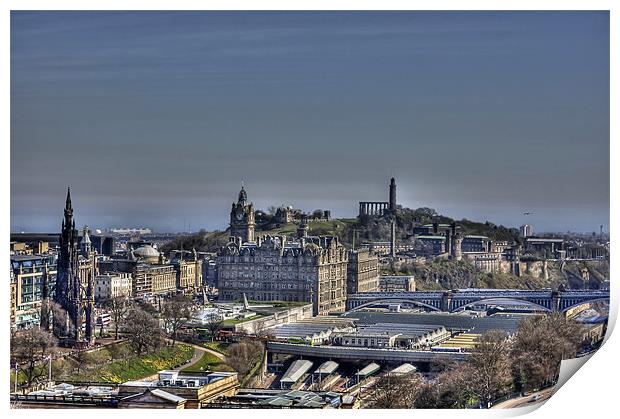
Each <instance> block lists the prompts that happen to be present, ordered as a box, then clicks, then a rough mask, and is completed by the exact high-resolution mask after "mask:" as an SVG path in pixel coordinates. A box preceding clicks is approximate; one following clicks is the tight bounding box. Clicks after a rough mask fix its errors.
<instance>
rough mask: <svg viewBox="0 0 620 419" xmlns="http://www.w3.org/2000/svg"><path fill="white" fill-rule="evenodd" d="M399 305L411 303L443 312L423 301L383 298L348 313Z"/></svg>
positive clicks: (354, 308)
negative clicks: (368, 308)
mask: <svg viewBox="0 0 620 419" xmlns="http://www.w3.org/2000/svg"><path fill="white" fill-rule="evenodd" d="M399 303H410V304H414V305H417V306H421V307H425V308H429V309H431V310H433V311H441V309H439V308H437V307H434V306H432V305H430V304H426V303H423V302H421V301H417V300H414V299H410V298H381V299H378V300H372V301H368V302H367V303H364V304H360V305H359V306H357V307H353V308H352V309H350V310H348V311H347V313H354V312H356V311H359V310H360V309H363V308H367V307H372V306H374V305H377V304H388V305H389V304H399Z"/></svg>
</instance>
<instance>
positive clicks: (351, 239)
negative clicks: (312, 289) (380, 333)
mask: <svg viewBox="0 0 620 419" xmlns="http://www.w3.org/2000/svg"><path fill="white" fill-rule="evenodd" d="M275 212H276V208H274V207H270V208H269V209H268V211H266V212H264V211H260V210H259V211H256V234H257V235H258V234H261V235H266V234H270V235H286V236H294V235H295V234H296V229H297V226H298V224H299V222H300V220H295V221H294V222H290V223H286V224H282V223H278V222H277V221H276V216H275ZM320 212H321V211H320V210H317V211H315V213H320ZM309 215H310V217H309V221H308V227H309V228H308V234H309V235H331V236H337V237H338V239H339V241H340V242H341V243H343V244H344V245H345V246H346V247H347V248H353V247H355V248H359V247H360V246H361V245H362V244H363V243H368V242H371V241H388V240H389V239H390V229H391V224H390V221H389V220H388V219H386V218H365V219H359V218H340V219H331V220H329V221H313V217H312V215H313V214H309ZM453 222H455V223H456V224H457V225H458V227H459V231H460V232H461V233H462V234H463V235H480V236H486V237H488V238H489V239H491V240H493V241H506V242H508V243H516V244H522V240H523V239H522V237H521V236H520V234H519V230H518V229H517V228H514V227H506V226H503V225H497V224H494V223H492V222H490V221H485V222H478V221H472V220H468V219H461V220H456V219H453V218H450V217H447V216H444V215H441V214H438V213H437V212H436V211H435V210H434V209H431V208H418V209H410V208H402V207H399V208H398V211H397V212H396V215H395V227H396V228H395V229H396V241H397V243H410V244H412V245H413V246H414V251H415V247H416V240H415V238H414V236H413V234H412V230H413V227H414V226H418V225H425V224H431V223H440V224H451V223H453ZM554 236H555V237H562V238H564V239H570V238H571V236H570V235H569V234H566V235H559V234H557V235H554ZM228 240H229V230H225V231H212V232H207V231H205V230H201V231H199V232H198V233H196V234H192V235H187V236H182V237H178V238H176V239H175V240H173V241H171V242H169V243H167V244H165V245H164V246H163V247H162V250H163V251H164V253H165V254H167V255H168V254H169V253H170V251H171V250H174V249H180V248H183V249H196V250H197V251H201V252H212V253H216V252H218V251H219V250H220V249H221V248H222V247H223V246H225V245H226V244H227V243H228ZM528 257H529V259H530V260H542V259H544V256H542V257H541V256H540V255H536V256H527V257H524V258H522V260H528V259H527V258H528ZM547 266H548V275H547V277H546V278H545V277H543V276H542V275H532V274H528V273H522V274H521V275H519V276H517V275H514V274H512V273H502V272H494V273H488V272H483V271H481V270H479V269H477V268H476V267H475V266H474V265H473V264H471V263H470V262H468V261H466V260H460V261H456V260H449V259H442V258H437V259H434V260H427V261H425V262H424V263H410V264H404V265H401V266H399V267H398V268H393V267H390V266H387V267H385V266H384V267H383V268H382V274H395V275H414V276H415V278H416V286H417V289H418V290H442V289H455V288H512V289H540V288H553V289H558V288H566V289H569V288H574V289H580V288H585V287H588V286H594V287H596V286H597V285H598V284H600V283H602V282H604V281H607V280H609V254H607V256H606V258H605V259H602V260H588V261H577V260H575V261H573V260H566V261H556V260H549V261H548V264H547ZM584 269H585V270H587V271H588V273H589V278H590V281H589V283H588V284H587V283H586V282H585V281H584V280H583V274H582V272H583V270H584Z"/></svg>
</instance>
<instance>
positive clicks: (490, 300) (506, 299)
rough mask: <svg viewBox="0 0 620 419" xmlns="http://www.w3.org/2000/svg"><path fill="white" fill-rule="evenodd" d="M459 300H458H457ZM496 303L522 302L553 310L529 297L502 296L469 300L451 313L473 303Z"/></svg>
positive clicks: (541, 308)
mask: <svg viewBox="0 0 620 419" xmlns="http://www.w3.org/2000/svg"><path fill="white" fill-rule="evenodd" d="M457 302H458V301H457ZM485 303H486V304H494V303H496V305H499V306H501V305H502V303H520V304H523V305H526V306H529V307H534V308H537V309H539V310H541V311H545V312H551V310H550V309H549V308H547V307H545V306H543V305H540V304H538V303H535V302H533V301H530V300H527V299H521V298H509V297H503V298H502V297H500V298H483V299H480V300H473V301H471V300H469V301H467V302H464V303H463V304H461V305H459V306H458V307H454V308H452V309H451V310H450V313H455V312H457V311H460V310H463V309H464V308H465V307H467V306H468V305H472V304H485Z"/></svg>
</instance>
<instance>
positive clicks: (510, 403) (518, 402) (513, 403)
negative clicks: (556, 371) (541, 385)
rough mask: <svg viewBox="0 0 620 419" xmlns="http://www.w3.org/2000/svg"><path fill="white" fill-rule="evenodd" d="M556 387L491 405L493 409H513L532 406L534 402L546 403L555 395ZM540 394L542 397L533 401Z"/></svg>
mask: <svg viewBox="0 0 620 419" xmlns="http://www.w3.org/2000/svg"><path fill="white" fill-rule="evenodd" d="M554 391H555V387H551V388H548V389H545V390H542V391H538V392H536V393H532V394H530V395H528V396H525V397H517V398H514V399H510V400H506V401H505V402H501V403H498V404H496V405H494V406H492V407H491V409H513V408H515V407H525V406H531V405H533V404H538V403H544V402H546V401H547V400H549V398H550V397H551V396H552V395H553V392H554ZM537 394H540V399H538V400H537V401H533V400H532V398H533V397H534V396H536V395H537Z"/></svg>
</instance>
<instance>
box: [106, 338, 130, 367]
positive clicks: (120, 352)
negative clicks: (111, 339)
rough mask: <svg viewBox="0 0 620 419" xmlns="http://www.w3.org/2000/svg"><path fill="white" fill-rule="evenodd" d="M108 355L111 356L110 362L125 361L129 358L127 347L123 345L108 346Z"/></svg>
mask: <svg viewBox="0 0 620 419" xmlns="http://www.w3.org/2000/svg"><path fill="white" fill-rule="evenodd" d="M106 349H107V350H108V355H109V356H110V362H114V361H116V360H117V359H124V358H125V357H126V356H127V345H124V344H122V343H115V344H112V345H108V346H106Z"/></svg>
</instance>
